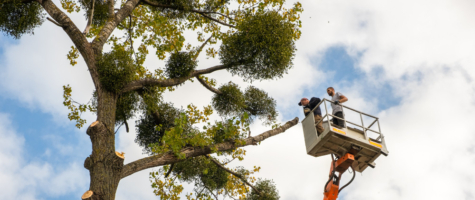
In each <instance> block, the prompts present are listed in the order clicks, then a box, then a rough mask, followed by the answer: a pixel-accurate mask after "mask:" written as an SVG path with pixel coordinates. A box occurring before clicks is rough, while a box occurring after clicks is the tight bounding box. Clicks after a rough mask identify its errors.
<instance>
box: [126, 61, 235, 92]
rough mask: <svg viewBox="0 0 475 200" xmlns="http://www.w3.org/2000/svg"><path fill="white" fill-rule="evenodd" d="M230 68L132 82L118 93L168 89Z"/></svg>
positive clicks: (220, 67) (219, 66)
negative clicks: (152, 87)
mask: <svg viewBox="0 0 475 200" xmlns="http://www.w3.org/2000/svg"><path fill="white" fill-rule="evenodd" d="M229 67H231V66H229V65H216V66H214V67H210V68H207V69H201V70H195V71H194V72H192V73H191V74H190V75H189V76H186V77H182V78H171V79H165V80H159V79H156V78H144V79H140V80H136V81H132V82H130V83H129V84H127V85H126V86H125V87H124V88H123V89H122V91H121V92H120V93H125V92H130V91H134V90H140V89H142V88H144V87H150V86H159V87H170V86H175V85H178V84H182V83H184V82H185V81H187V80H188V79H190V78H193V77H195V76H198V75H202V74H209V73H211V72H214V71H217V70H221V69H226V68H229Z"/></svg>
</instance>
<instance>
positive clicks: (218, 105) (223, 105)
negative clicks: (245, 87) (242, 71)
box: [212, 82, 245, 116]
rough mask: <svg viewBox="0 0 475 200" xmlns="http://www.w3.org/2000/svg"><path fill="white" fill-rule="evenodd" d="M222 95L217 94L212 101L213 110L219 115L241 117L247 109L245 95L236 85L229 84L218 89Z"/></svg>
mask: <svg viewBox="0 0 475 200" xmlns="http://www.w3.org/2000/svg"><path fill="white" fill-rule="evenodd" d="M218 90H219V91H221V93H222V94H215V95H214V96H213V99H212V105H213V108H214V109H216V110H217V111H218V114H219V115H222V116H231V115H234V116H236V115H239V114H241V113H242V112H241V111H242V109H243V108H244V107H245V102H244V95H243V94H242V92H241V90H240V89H239V86H238V85H237V84H236V83H233V82H229V83H227V84H224V85H222V86H221V87H219V88H218Z"/></svg>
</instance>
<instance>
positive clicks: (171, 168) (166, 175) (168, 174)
mask: <svg viewBox="0 0 475 200" xmlns="http://www.w3.org/2000/svg"><path fill="white" fill-rule="evenodd" d="M174 166H175V163H172V164H171V165H170V169H169V170H168V172H167V174H165V178H167V177H168V176H170V173H172V170H173V167H174Z"/></svg>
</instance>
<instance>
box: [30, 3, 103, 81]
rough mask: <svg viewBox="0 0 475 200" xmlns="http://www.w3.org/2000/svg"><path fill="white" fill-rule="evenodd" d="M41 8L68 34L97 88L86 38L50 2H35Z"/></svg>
mask: <svg viewBox="0 0 475 200" xmlns="http://www.w3.org/2000/svg"><path fill="white" fill-rule="evenodd" d="M36 1H37V2H38V3H40V4H41V6H42V7H43V8H44V9H45V11H46V12H47V13H48V15H49V16H51V18H53V19H54V20H50V21H51V22H53V21H55V22H57V24H56V23H55V24H56V25H58V24H59V25H60V26H61V27H62V28H63V30H64V32H66V34H68V36H69V38H70V39H71V41H72V42H73V43H74V46H76V48H77V49H78V50H79V52H80V53H81V55H82V56H83V57H84V61H86V64H87V67H88V69H89V73H90V74H91V77H92V80H93V82H94V86H95V87H96V88H99V85H100V83H99V75H98V72H97V69H96V65H95V59H94V51H92V48H91V45H90V43H89V42H88V41H87V38H86V37H85V36H84V35H83V34H82V32H81V31H80V30H79V29H78V27H77V26H76V25H75V24H74V22H73V21H72V20H71V19H70V18H69V17H68V16H67V15H66V14H65V13H64V12H63V11H61V10H60V9H59V8H58V7H57V6H56V5H55V4H54V3H53V1H51V0H36Z"/></svg>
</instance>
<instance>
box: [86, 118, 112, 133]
mask: <svg viewBox="0 0 475 200" xmlns="http://www.w3.org/2000/svg"><path fill="white" fill-rule="evenodd" d="M107 131H108V130H107V127H106V126H105V125H104V124H103V123H102V122H100V121H95V122H92V124H91V125H90V126H89V127H88V128H87V131H86V133H87V135H89V136H92V135H93V134H97V133H107Z"/></svg>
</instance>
